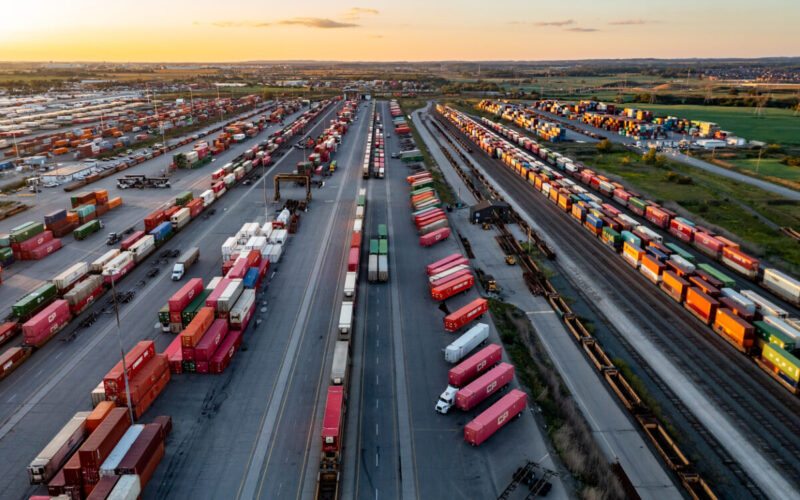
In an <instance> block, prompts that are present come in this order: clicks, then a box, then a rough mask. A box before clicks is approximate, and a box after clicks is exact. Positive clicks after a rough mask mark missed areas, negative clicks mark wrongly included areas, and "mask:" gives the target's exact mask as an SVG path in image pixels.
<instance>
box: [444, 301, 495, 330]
mask: <svg viewBox="0 0 800 500" xmlns="http://www.w3.org/2000/svg"><path fill="white" fill-rule="evenodd" d="M488 307H489V302H488V301H487V300H486V299H475V300H473V301H472V302H470V303H469V304H467V305H465V306H464V307H462V308H461V309H459V310H457V311H456V312H454V313H451V314H449V315H447V316H446V317H445V318H444V329H445V330H447V331H448V332H454V331H456V330H458V329H459V328H461V327H462V326H464V325H466V324H467V323H469V322H470V321H472V320H473V319H476V318H478V317H480V316H481V315H482V314H483V313H485V312H486V311H487V310H488Z"/></svg>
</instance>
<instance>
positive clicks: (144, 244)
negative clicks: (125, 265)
mask: <svg viewBox="0 0 800 500" xmlns="http://www.w3.org/2000/svg"><path fill="white" fill-rule="evenodd" d="M155 248H156V240H155V237H154V236H153V235H152V234H148V235H146V236H143V237H142V238H140V239H139V241H137V242H136V243H134V244H133V245H131V247H130V248H128V251H129V252H130V253H131V254H132V255H133V258H134V260H135V261H136V263H137V264H138V263H139V262H141V261H142V260H144V258H145V257H147V256H148V255H150V253H151V252H152V251H153V250H155Z"/></svg>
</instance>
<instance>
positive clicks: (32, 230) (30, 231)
mask: <svg viewBox="0 0 800 500" xmlns="http://www.w3.org/2000/svg"><path fill="white" fill-rule="evenodd" d="M43 232H44V224H42V223H41V222H29V223H27V224H24V225H22V226H18V227H17V228H14V229H13V230H12V231H11V234H10V235H9V236H8V239H9V241H10V242H11V243H22V242H23V241H25V240H29V239H31V238H33V237H34V236H36V235H37V234H40V233H43Z"/></svg>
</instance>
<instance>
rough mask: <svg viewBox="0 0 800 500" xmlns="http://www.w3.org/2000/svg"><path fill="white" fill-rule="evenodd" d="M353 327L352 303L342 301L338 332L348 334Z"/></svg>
mask: <svg viewBox="0 0 800 500" xmlns="http://www.w3.org/2000/svg"><path fill="white" fill-rule="evenodd" d="M352 328H353V303H352V302H342V307H341V309H340V310H339V332H341V333H343V334H347V335H349V334H350V330H351V329H352Z"/></svg>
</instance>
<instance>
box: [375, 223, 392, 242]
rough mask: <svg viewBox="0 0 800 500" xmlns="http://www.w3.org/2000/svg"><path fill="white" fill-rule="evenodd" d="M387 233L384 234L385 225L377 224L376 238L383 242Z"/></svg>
mask: <svg viewBox="0 0 800 500" xmlns="http://www.w3.org/2000/svg"><path fill="white" fill-rule="evenodd" d="M388 235H389V233H387V232H386V224H378V238H380V239H382V240H385V239H386V238H387V237H388Z"/></svg>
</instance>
